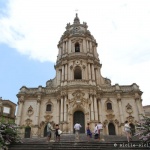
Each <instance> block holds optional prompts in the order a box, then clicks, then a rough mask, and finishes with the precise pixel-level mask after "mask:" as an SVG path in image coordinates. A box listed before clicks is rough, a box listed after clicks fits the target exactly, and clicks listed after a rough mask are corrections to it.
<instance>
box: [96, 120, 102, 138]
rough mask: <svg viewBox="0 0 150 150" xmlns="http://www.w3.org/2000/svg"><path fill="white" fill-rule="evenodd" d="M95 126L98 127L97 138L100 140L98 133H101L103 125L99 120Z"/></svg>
mask: <svg viewBox="0 0 150 150" xmlns="http://www.w3.org/2000/svg"><path fill="white" fill-rule="evenodd" d="M97 128H98V139H99V140H100V133H101V131H102V129H103V125H102V123H101V122H99V123H98V124H97Z"/></svg>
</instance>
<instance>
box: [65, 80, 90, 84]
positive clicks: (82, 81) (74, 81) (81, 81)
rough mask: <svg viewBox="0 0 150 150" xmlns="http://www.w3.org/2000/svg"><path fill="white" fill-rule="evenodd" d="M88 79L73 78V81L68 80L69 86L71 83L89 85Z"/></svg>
mask: <svg viewBox="0 0 150 150" xmlns="http://www.w3.org/2000/svg"><path fill="white" fill-rule="evenodd" d="M88 83H89V82H88V80H80V79H79V80H71V81H68V86H70V85H78V84H80V85H88Z"/></svg>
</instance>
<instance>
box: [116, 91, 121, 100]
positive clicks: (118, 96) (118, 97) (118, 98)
mask: <svg viewBox="0 0 150 150" xmlns="http://www.w3.org/2000/svg"><path fill="white" fill-rule="evenodd" d="M116 97H117V100H118V101H120V100H121V94H120V93H117V95H116Z"/></svg>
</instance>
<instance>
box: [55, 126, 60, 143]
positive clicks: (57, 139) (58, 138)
mask: <svg viewBox="0 0 150 150" xmlns="http://www.w3.org/2000/svg"><path fill="white" fill-rule="evenodd" d="M58 130H59V125H58V124H56V127H55V135H56V142H60V134H59V133H58Z"/></svg>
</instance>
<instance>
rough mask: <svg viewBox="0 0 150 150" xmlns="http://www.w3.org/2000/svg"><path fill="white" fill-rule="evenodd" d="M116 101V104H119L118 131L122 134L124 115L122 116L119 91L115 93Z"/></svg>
mask: <svg viewBox="0 0 150 150" xmlns="http://www.w3.org/2000/svg"><path fill="white" fill-rule="evenodd" d="M117 102H118V106H119V114H120V126H121V128H120V130H121V131H120V132H121V134H122V131H123V130H124V126H123V125H124V117H123V111H122V103H121V96H120V93H119V94H117Z"/></svg>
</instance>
